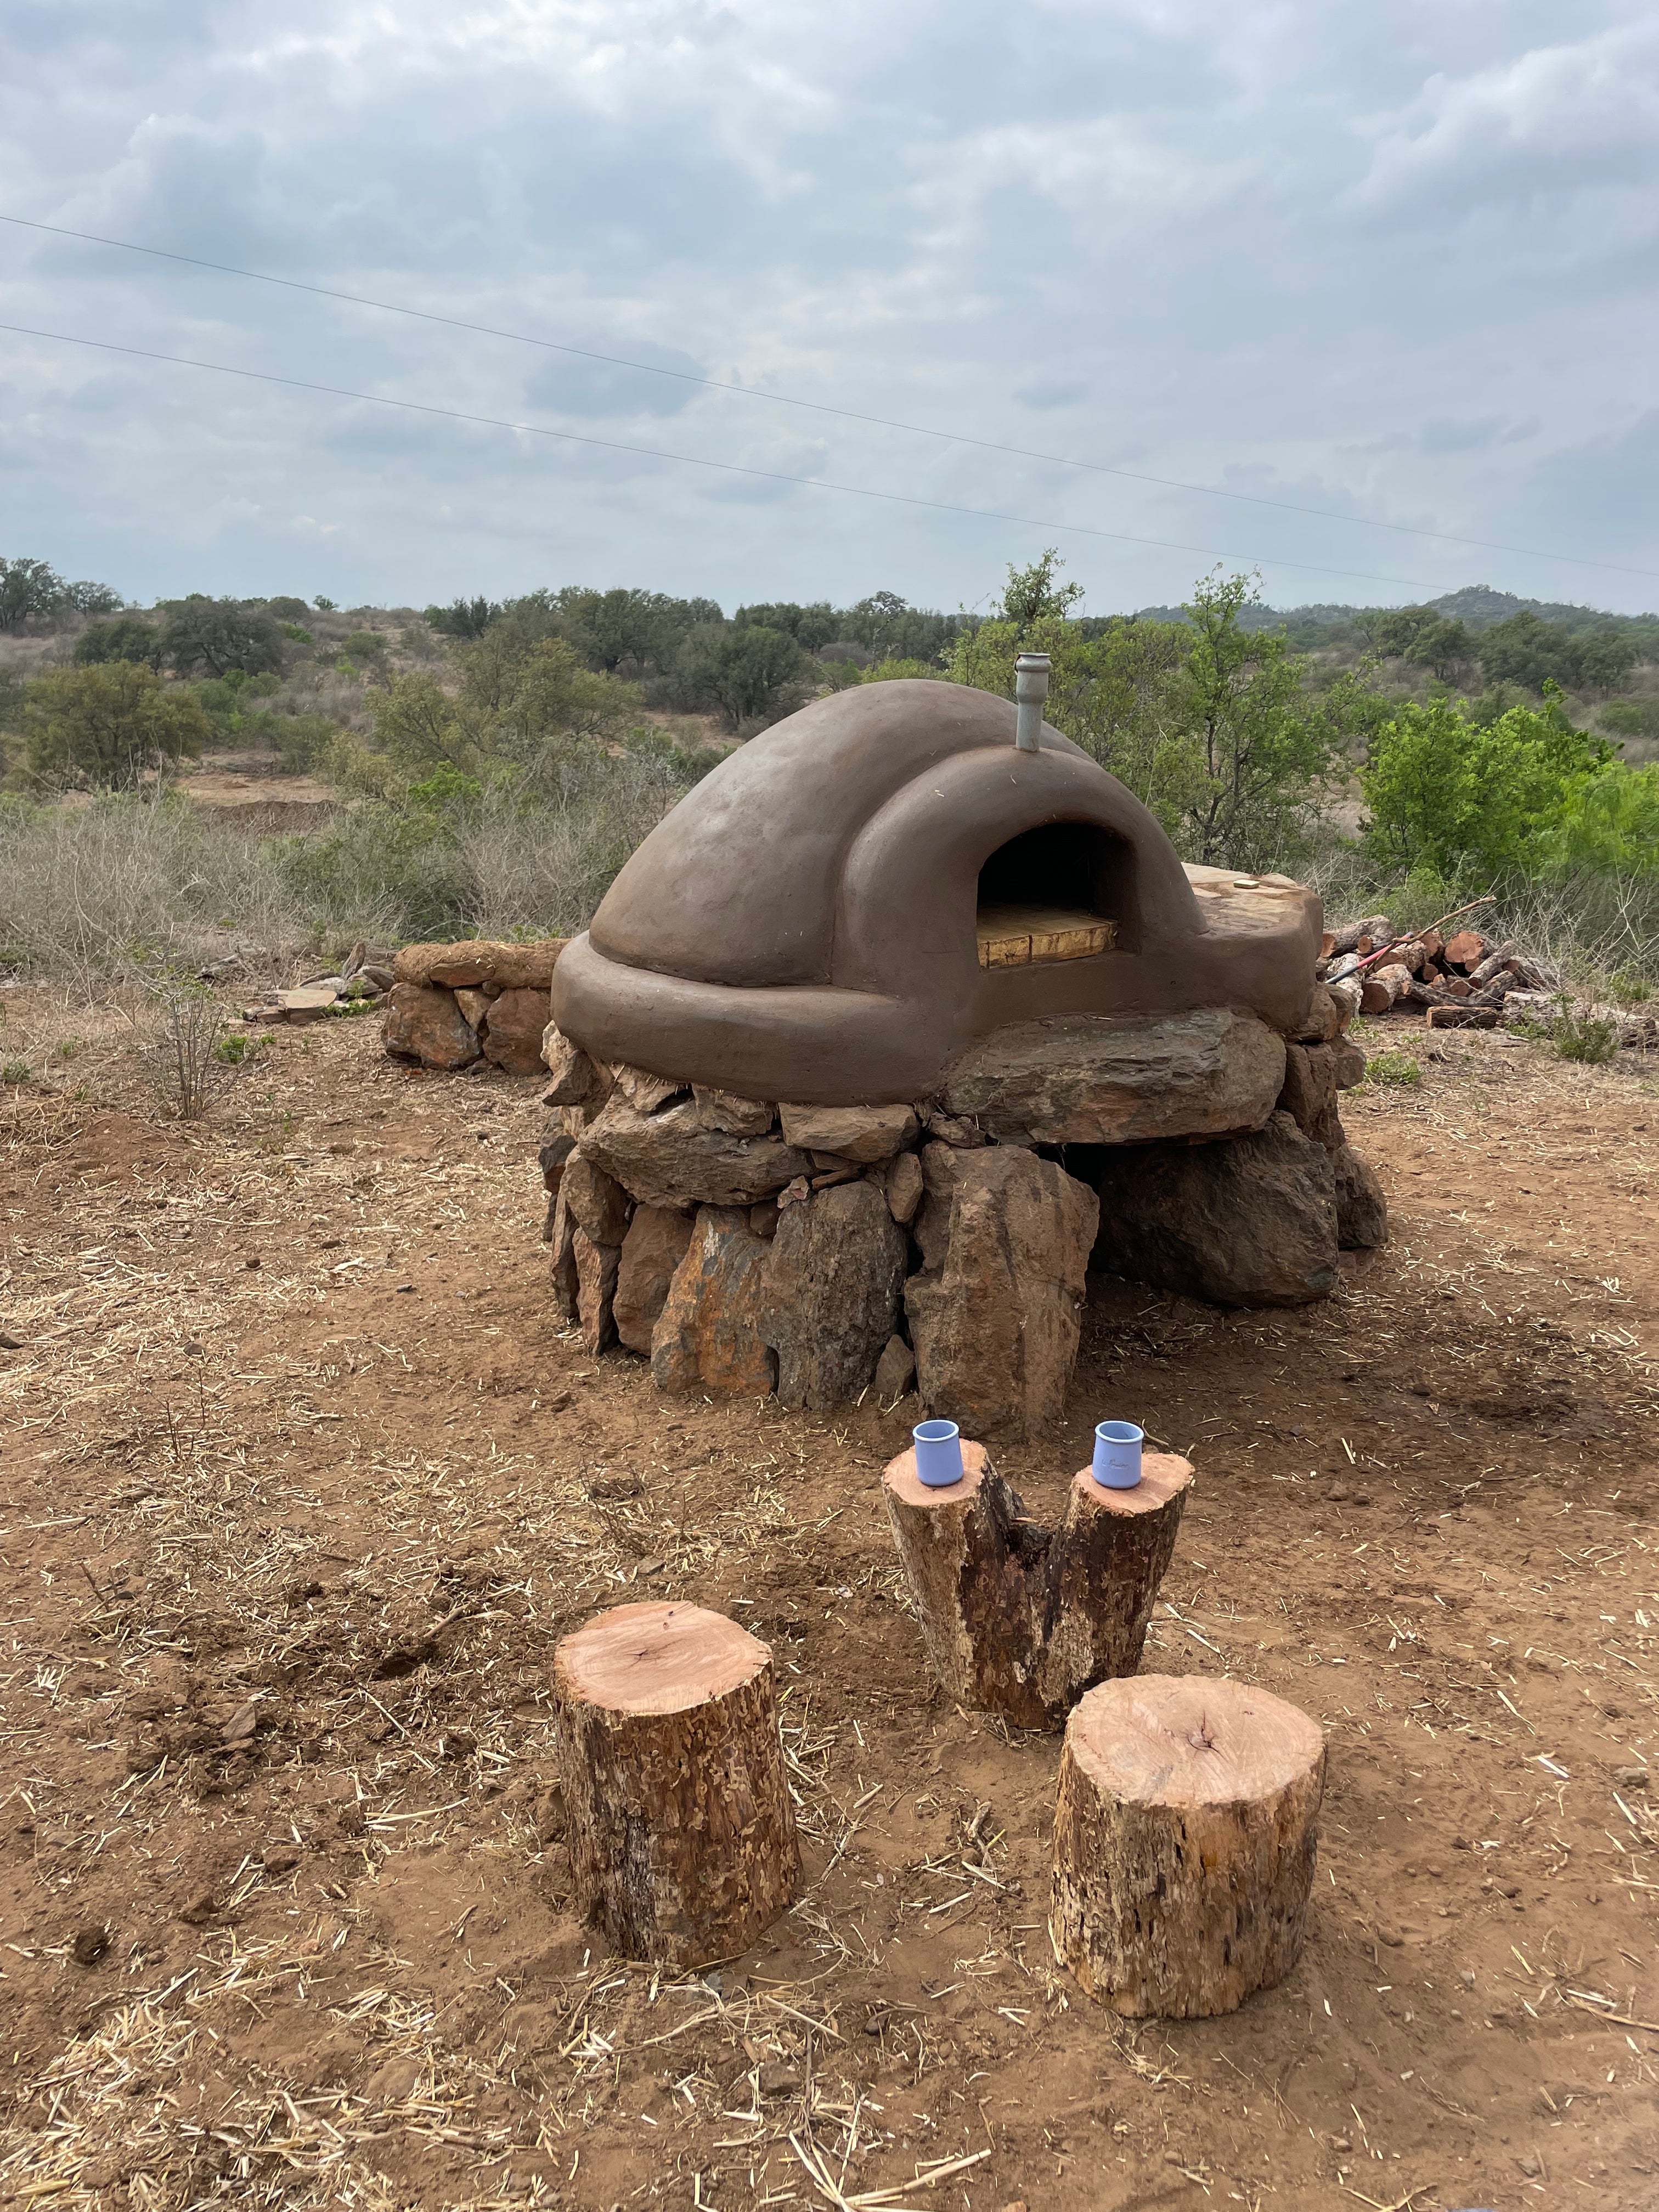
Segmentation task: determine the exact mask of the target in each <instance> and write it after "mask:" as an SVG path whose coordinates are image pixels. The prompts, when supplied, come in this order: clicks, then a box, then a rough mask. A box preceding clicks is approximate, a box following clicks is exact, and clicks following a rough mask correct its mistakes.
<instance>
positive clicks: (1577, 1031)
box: [1550, 1006, 1619, 1067]
mask: <svg viewBox="0 0 1659 2212" xmlns="http://www.w3.org/2000/svg"><path fill="white" fill-rule="evenodd" d="M1550 1042H1552V1043H1553V1045H1554V1047H1555V1049H1556V1050H1557V1052H1558V1053H1559V1054H1560V1055H1561V1057H1562V1059H1563V1060H1583V1061H1586V1062H1587V1063H1588V1064H1589V1066H1592V1067H1599V1066H1602V1065H1603V1064H1604V1063H1605V1062H1606V1061H1607V1060H1612V1059H1613V1057H1614V1055H1615V1054H1617V1052H1618V1050H1619V1031H1618V1030H1617V1028H1616V1027H1615V1026H1614V1024H1613V1023H1612V1022H1610V1021H1608V1020H1607V1019H1606V1018H1605V1017H1603V1016H1602V1015H1600V1014H1592V1013H1589V1012H1584V1011H1583V1010H1575V1009H1574V1008H1573V1007H1571V1006H1564V1007H1563V1009H1562V1011H1561V1012H1560V1013H1559V1014H1558V1015H1557V1016H1556V1017H1555V1019H1554V1020H1553V1022H1552V1023H1551V1024H1550Z"/></svg>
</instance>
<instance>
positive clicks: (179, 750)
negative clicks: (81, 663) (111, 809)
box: [23, 660, 212, 791]
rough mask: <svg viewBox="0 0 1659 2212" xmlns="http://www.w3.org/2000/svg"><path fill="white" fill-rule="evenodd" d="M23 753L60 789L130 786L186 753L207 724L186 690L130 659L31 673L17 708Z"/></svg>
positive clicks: (197, 744)
mask: <svg viewBox="0 0 1659 2212" xmlns="http://www.w3.org/2000/svg"><path fill="white" fill-rule="evenodd" d="M23 735H24V749H25V750H24V758H25V761H26V763H27V767H28V769H29V771H30V773H31V775H33V776H34V777H35V778H36V779H37V780H38V781H40V782H42V783H46V784H50V785H52V786H55V787H60V788H64V787H68V788H79V789H82V790H92V791H118V790H129V789H131V787H133V786H134V785H136V784H137V783H138V782H139V781H142V779H143V777H144V776H146V775H149V774H151V773H153V772H154V771H155V770H156V769H164V768H168V767H171V766H172V765H173V763H174V762H176V761H179V760H181V759H184V758H186V757H193V756H194V755H195V754H197V753H198V752H200V750H201V749H202V746H203V744H204V743H205V742H206V741H207V739H208V738H210V737H211V735H212V725H211V724H210V721H209V720H208V718H207V716H206V714H204V712H203V711H202V708H201V707H200V705H199V704H198V703H197V701H196V700H195V699H193V698H192V697H191V696H190V695H189V694H188V693H187V692H184V691H181V690H179V689H178V688H177V687H175V686H169V685H167V684H163V683H162V681H161V678H160V677H159V676H157V675H156V673H155V670H154V669H153V668H146V667H145V666H143V665H142V664H141V663H139V662H137V661H130V660H115V661H106V662H104V663H102V664H100V665H98V666H96V667H92V668H64V669H58V670H55V671H53V672H52V674H51V675H49V676H41V677H37V678H36V679H35V681H34V682H33V684H30V685H29V687H28V691H27V697H26V699H25V702H24V707H23Z"/></svg>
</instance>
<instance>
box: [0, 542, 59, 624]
mask: <svg viewBox="0 0 1659 2212" xmlns="http://www.w3.org/2000/svg"><path fill="white" fill-rule="evenodd" d="M63 596H64V580H63V578H62V577H61V576H59V574H58V571H57V570H56V569H55V568H53V567H52V563H51V562H49V561H31V560H27V559H18V560H15V561H7V560H3V559H0V629H21V628H22V626H23V624H24V623H26V622H33V621H37V620H38V619H39V618H40V617H41V616H43V615H49V614H50V613H51V612H52V609H53V608H54V607H55V606H56V605H58V601H59V600H60V599H62V598H63Z"/></svg>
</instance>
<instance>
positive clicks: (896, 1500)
mask: <svg viewBox="0 0 1659 2212" xmlns="http://www.w3.org/2000/svg"><path fill="white" fill-rule="evenodd" d="M962 1458H963V1470H964V1471H963V1478H962V1480H961V1481H960V1482H956V1483H952V1484H951V1486H950V1487H949V1488H948V1489H943V1490H930V1489H929V1488H928V1487H927V1485H926V1484H925V1483H923V1482H922V1481H921V1478H920V1477H919V1476H918V1474H916V1455H915V1452H914V1451H907V1452H904V1453H902V1454H901V1455H900V1456H899V1457H898V1458H897V1459H896V1460H894V1461H893V1462H891V1463H890V1466H889V1467H888V1468H887V1471H886V1473H885V1474H884V1477H883V1479H882V1491H883V1495H884V1498H885V1499H886V1501H887V1517H888V1519H889V1521H890V1522H891V1523H892V1529H893V1541H895V1543H896V1545H897V1546H898V1549H899V1557H900V1558H901V1559H902V1561H903V1562H904V1571H905V1575H906V1577H907V1578H908V1582H909V1584H910V1590H911V1595H913V1596H914V1598H915V1602H916V1610H917V1612H918V1613H920V1614H921V1632H922V1636H923V1638H924V1640H925V1641H926V1643H927V1656H928V1658H929V1659H930V1660H931V1661H932V1662H933V1672H934V1673H935V1674H937V1675H938V1677H939V1680H940V1682H941V1683H943V1685H944V1686H945V1688H946V1689H947V1690H948V1691H949V1692H951V1696H952V1697H956V1698H960V1699H962V1700H963V1703H964V1704H967V1705H979V1706H981V1707H983V1708H984V1709H985V1710H987V1711H990V1712H996V1713H1001V1714H1003V1715H1005V1716H1006V1718H1008V1719H1009V1720H1011V1721H1013V1722H1015V1723H1017V1724H1018V1726H1019V1727H1021V1728H1046V1729H1054V1728H1058V1727H1060V1724H1061V1723H1062V1722H1063V1721H1064V1720H1065V1717H1066V1713H1067V1712H1068V1711H1069V1710H1070V1709H1071V1707H1072V1706H1073V1705H1074V1704H1075V1703H1076V1701H1077V1700H1078V1699H1079V1697H1081V1696H1082V1694H1083V1692H1084V1691H1085V1690H1086V1689H1088V1688H1089V1687H1090V1686H1091V1684H1093V1683H1096V1682H1100V1681H1103V1680H1106V1679H1107V1678H1108V1677H1109V1676H1111V1675H1115V1674H1133V1672H1134V1670H1135V1668H1137V1667H1138V1666H1139V1664H1140V1655H1141V1651H1142V1650H1143V1649H1144V1648H1145V1645H1146V1624H1147V1622H1148V1620H1150V1619H1151V1617H1152V1600H1153V1598H1154V1597H1155V1596H1156V1595H1157V1594H1158V1584H1159V1583H1160V1582H1161V1581H1162V1580H1163V1579H1164V1572H1165V1570H1166V1569H1167V1568H1168V1566H1169V1564H1170V1555H1171V1553H1173V1552H1174V1550H1175V1541H1176V1531H1177V1530H1178V1529H1179V1528H1180V1526H1181V1516H1182V1510H1183V1509H1184V1508H1185V1506H1186V1503H1187V1494H1188V1490H1189V1488H1190V1487H1191V1485H1192V1480H1193V1470H1192V1468H1191V1465H1190V1464H1189V1463H1188V1462H1187V1461H1186V1460H1184V1459H1178V1458H1176V1456H1175V1455H1173V1454H1169V1453H1163V1452H1148V1453H1147V1454H1146V1456H1145V1458H1144V1459H1143V1461H1142V1462H1141V1469H1142V1472H1141V1479H1140V1481H1139V1484H1138V1485H1137V1486H1136V1487H1135V1488H1134V1489H1133V1490H1108V1489H1106V1488H1104V1487H1103V1486H1102V1485H1101V1484H1100V1483H1097V1481H1096V1480H1095V1479H1094V1476H1093V1475H1092V1474H1091V1472H1090V1470H1089V1469H1088V1468H1086V1467H1085V1468H1083V1469H1081V1471H1080V1472H1079V1474H1077V1476H1076V1477H1075V1478H1074V1480H1073V1484H1072V1487H1071V1492H1070V1494H1069V1496H1068V1498H1067V1499H1066V1518H1065V1520H1064V1521H1063V1522H1062V1523H1061V1524H1060V1527H1059V1528H1057V1529H1054V1530H1053V1531H1050V1530H1048V1529H1047V1528H1042V1527H1041V1526H1039V1524H1038V1523H1037V1522H1036V1521H1034V1520H1033V1519H1032V1518H1031V1517H1030V1515H1029V1514H1028V1513H1027V1512H1026V1510H1025V1506H1024V1501H1023V1500H1022V1498H1020V1496H1019V1493H1018V1491H1015V1490H1013V1489H1012V1488H1011V1487H1010V1486H1009V1485H1008V1484H1007V1483H1006V1482H1005V1481H1004V1480H1003V1479H1002V1477H1001V1476H1000V1474H996V1473H995V1472H994V1470H993V1468H992V1467H991V1465H990V1462H989V1461H988V1460H987V1457H986V1453H985V1447H984V1446H983V1445H982V1444H976V1443H963V1447H962Z"/></svg>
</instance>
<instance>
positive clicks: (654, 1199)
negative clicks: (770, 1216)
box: [581, 1091, 812, 1208]
mask: <svg viewBox="0 0 1659 2212" xmlns="http://www.w3.org/2000/svg"><path fill="white" fill-rule="evenodd" d="M581 1149H582V1152H583V1154H584V1156H585V1157H586V1158H588V1159H590V1160H592V1161H593V1162H594V1163H595V1164H597V1165H598V1166H599V1167H602V1168H603V1169H604V1170H605V1173H606V1174H607V1175H608V1176H614V1177H615V1179H616V1181H617V1182H619V1183H621V1184H622V1186H623V1188H624V1189H625V1190H626V1191H627V1192H628V1193H629V1195H630V1196H631V1197H633V1198H635V1199H636V1200H638V1201H639V1202H640V1204H641V1205H642V1206H679V1207H682V1208H683V1207H685V1206H696V1205H699V1204H702V1205H708V1206H753V1205H755V1204H756V1203H757V1200H760V1199H763V1198H770V1197H771V1196H772V1194H774V1192H775V1191H780V1190H781V1189H782V1188H783V1187H784V1185H785V1183H787V1182H793V1180H794V1178H795V1177H796V1176H799V1175H808V1176H810V1175H811V1172H812V1162H811V1157H810V1155H809V1154H807V1153H805V1152H798V1151H797V1150H796V1149H795V1148H794V1146H792V1145H786V1144H785V1143H784V1141H783V1139H781V1137H743V1136H736V1135H733V1134H732V1133H731V1132H730V1131H727V1130H724V1129H710V1128H706V1127H704V1126H703V1124H702V1121H701V1120H700V1118H699V1115H698V1109H697V1107H696V1103H695V1102H694V1101H693V1100H691V1099H690V1098H688V1099H687V1100H686V1101H685V1103H684V1105H681V1106H670V1107H668V1108H667V1109H665V1111H664V1112H662V1113H660V1114H641V1112H640V1110H639V1109H638V1108H637V1107H635V1106H632V1105H630V1104H629V1102H628V1100H627V1099H626V1098H624V1097H623V1096H622V1094H621V1092H620V1091H617V1092H615V1093H613V1094H612V1096H611V1100H610V1102H609V1103H608V1104H607V1105H606V1107H605V1111H604V1112H603V1113H602V1114H601V1115H599V1119H598V1120H597V1121H594V1122H593V1123H592V1125H591V1126H590V1127H587V1128H586V1129H584V1130H583V1132H582V1138H581Z"/></svg>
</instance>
